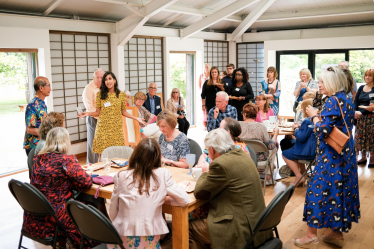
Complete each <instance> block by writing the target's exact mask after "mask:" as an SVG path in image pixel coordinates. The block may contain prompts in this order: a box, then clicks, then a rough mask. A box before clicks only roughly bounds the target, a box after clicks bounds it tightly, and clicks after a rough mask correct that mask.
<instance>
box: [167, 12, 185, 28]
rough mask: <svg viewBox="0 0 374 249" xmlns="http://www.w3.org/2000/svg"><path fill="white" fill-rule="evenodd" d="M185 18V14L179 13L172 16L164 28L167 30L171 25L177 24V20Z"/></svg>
mask: <svg viewBox="0 0 374 249" xmlns="http://www.w3.org/2000/svg"><path fill="white" fill-rule="evenodd" d="M182 16H183V14H178V13H175V14H174V15H172V16H171V18H170V19H169V20H168V21H167V22H165V23H164V24H163V25H162V27H163V28H165V27H167V26H168V25H169V24H171V23H173V22H175V21H176V20H178V19H179V18H181V17H182Z"/></svg>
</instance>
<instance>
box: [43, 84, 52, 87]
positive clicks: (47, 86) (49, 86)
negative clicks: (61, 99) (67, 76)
mask: <svg viewBox="0 0 374 249" xmlns="http://www.w3.org/2000/svg"><path fill="white" fill-rule="evenodd" d="M43 87H51V84H49V85H45V86H43Z"/></svg>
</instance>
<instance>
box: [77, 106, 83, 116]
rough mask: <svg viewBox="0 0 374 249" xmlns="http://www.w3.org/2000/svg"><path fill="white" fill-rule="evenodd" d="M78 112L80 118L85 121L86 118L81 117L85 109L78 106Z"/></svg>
mask: <svg viewBox="0 0 374 249" xmlns="http://www.w3.org/2000/svg"><path fill="white" fill-rule="evenodd" d="M77 112H78V115H79V118H80V119H84V118H82V117H81V114H82V112H84V109H83V108H82V107H80V106H77Z"/></svg>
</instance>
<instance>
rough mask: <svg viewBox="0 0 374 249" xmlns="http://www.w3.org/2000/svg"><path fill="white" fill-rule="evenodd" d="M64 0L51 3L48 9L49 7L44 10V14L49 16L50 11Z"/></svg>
mask: <svg viewBox="0 0 374 249" xmlns="http://www.w3.org/2000/svg"><path fill="white" fill-rule="evenodd" d="M63 1H64V0H55V1H53V2H52V3H51V4H50V5H49V7H48V9H47V10H46V11H44V13H43V16H48V15H49V13H51V12H52V11H53V10H54V9H55V8H57V6H59V5H60V3H62V2H63Z"/></svg>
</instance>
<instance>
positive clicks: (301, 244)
mask: <svg viewBox="0 0 374 249" xmlns="http://www.w3.org/2000/svg"><path fill="white" fill-rule="evenodd" d="M294 243H295V245H296V246H298V247H301V248H310V245H312V244H318V243H319V241H318V237H314V238H311V239H308V240H306V241H304V242H301V241H300V239H296V238H295V242H294Z"/></svg>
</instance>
